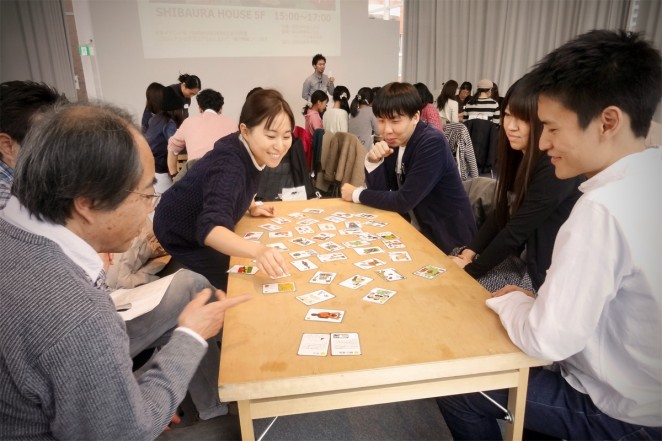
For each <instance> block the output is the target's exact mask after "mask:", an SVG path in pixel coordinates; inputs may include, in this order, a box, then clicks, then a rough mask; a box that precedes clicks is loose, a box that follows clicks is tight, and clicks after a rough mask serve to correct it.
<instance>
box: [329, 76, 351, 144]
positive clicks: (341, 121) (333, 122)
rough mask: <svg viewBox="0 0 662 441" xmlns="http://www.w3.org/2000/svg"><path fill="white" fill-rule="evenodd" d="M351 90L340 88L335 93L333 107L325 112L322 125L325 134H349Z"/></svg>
mask: <svg viewBox="0 0 662 441" xmlns="http://www.w3.org/2000/svg"><path fill="white" fill-rule="evenodd" d="M349 96H350V93H349V89H348V88H346V87H345V86H338V87H336V89H335V90H334V91H333V107H332V108H331V109H328V110H327V111H326V112H324V117H323V118H322V123H323V125H324V131H325V132H331V133H336V132H347V130H348V129H349Z"/></svg>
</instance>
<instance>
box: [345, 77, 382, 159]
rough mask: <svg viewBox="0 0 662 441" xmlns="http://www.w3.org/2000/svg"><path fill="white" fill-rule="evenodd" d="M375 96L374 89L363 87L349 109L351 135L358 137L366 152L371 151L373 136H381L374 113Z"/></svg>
mask: <svg viewBox="0 0 662 441" xmlns="http://www.w3.org/2000/svg"><path fill="white" fill-rule="evenodd" d="M372 100H373V95H372V89H371V88H369V87H362V88H360V89H359V93H357V94H356V96H355V97H354V99H353V100H352V104H351V105H350V107H349V129H348V131H349V133H352V134H354V135H356V137H357V138H359V141H361V144H363V147H365V148H366V150H370V148H371V147H372V144H373V134H374V135H376V136H379V129H378V128H377V118H375V114H374V113H372V108H371V107H370V106H371V105H372Z"/></svg>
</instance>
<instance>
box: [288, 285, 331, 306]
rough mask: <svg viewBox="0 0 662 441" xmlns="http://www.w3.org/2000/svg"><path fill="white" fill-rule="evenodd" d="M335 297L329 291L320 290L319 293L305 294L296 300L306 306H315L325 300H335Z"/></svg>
mask: <svg viewBox="0 0 662 441" xmlns="http://www.w3.org/2000/svg"><path fill="white" fill-rule="evenodd" d="M334 297H335V296H334V295H333V294H331V293H330V292H328V291H324V290H323V289H319V290H317V291H313V292H309V293H308V294H303V295H300V296H297V297H296V299H297V300H299V301H300V302H302V303H303V304H305V305H308V306H310V305H314V304H315V303H321V302H323V301H325V300H329V299H332V298H334Z"/></svg>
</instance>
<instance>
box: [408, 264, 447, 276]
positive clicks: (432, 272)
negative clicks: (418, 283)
mask: <svg viewBox="0 0 662 441" xmlns="http://www.w3.org/2000/svg"><path fill="white" fill-rule="evenodd" d="M445 272H446V268H443V267H440V266H434V265H425V266H424V267H423V268H421V269H419V270H416V271H414V274H416V275H417V276H421V277H423V278H425V279H434V278H435V277H437V276H438V275H439V274H443V273H445Z"/></svg>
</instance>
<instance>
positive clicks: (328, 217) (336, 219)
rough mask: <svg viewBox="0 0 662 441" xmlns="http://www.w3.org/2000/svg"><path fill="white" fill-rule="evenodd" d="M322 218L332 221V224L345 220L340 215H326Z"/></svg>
mask: <svg viewBox="0 0 662 441" xmlns="http://www.w3.org/2000/svg"><path fill="white" fill-rule="evenodd" d="M324 219H325V220H328V221H329V222H333V223H334V224H338V223H340V222H344V221H345V219H344V218H342V217H338V216H327V217H325V218H324Z"/></svg>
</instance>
